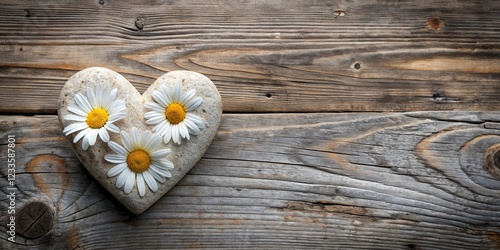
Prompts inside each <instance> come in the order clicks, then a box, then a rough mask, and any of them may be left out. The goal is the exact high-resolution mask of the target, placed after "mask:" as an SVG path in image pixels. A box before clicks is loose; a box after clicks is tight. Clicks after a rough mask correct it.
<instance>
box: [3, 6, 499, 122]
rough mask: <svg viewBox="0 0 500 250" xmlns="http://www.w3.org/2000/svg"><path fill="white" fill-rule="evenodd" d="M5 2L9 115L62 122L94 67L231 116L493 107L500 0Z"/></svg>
mask: <svg viewBox="0 0 500 250" xmlns="http://www.w3.org/2000/svg"><path fill="white" fill-rule="evenodd" d="M131 2H132V1H107V0H99V1H98V0H96V1H93V2H85V3H84V2H80V1H74V2H71V3H69V2H67V1H60V0H51V1H34V2H33V1H27V0H24V1H4V3H3V4H2V6H0V37H1V38H2V39H0V53H1V54H2V57H1V58H0V83H1V85H0V104H1V106H0V112H2V113H32V114H35V113H39V114H55V112H56V103H57V102H56V98H57V95H58V92H59V90H60V89H61V88H62V85H63V84H64V82H65V81H66V79H67V78H68V77H69V76H71V75H72V74H74V73H75V72H76V71H78V70H81V69H83V68H86V67H90V66H104V67H108V68H110V69H113V70H115V71H118V72H120V73H122V74H124V75H125V76H126V77H127V78H128V79H129V80H130V81H131V82H132V83H133V84H134V85H135V86H136V87H137V88H138V89H139V90H140V91H144V90H145V89H146V88H147V87H148V86H149V85H150V84H151V83H152V82H153V81H154V79H156V78H157V77H159V76H160V75H162V74H163V73H165V72H168V71H171V70H177V69H187V70H193V71H197V72H200V73H203V74H205V75H207V76H208V77H209V78H211V79H213V81H214V82H215V83H216V85H217V87H218V88H219V90H220V92H221V95H222V97H223V101H224V111H226V112H323V111H419V110H458V109H460V110H469V111H472V110H498V106H499V104H500V74H499V73H498V72H499V70H500V66H499V65H500V63H499V62H500V60H499V56H500V32H498V27H499V26H500V19H498V16H500V2H499V1H493V0H490V1H444V0H443V1H430V0H426V1H418V2H412V1H397V2H395V1H389V0H387V1H382V0H380V1H301V0H291V1H285V0H275V1H261V0H252V1H249V0H247V1H236V2H234V1H222V0H220V1H216V0H211V1H167V0H160V1H150V0H144V1H134V3H133V6H134V8H130V6H131V5H132V3H131Z"/></svg>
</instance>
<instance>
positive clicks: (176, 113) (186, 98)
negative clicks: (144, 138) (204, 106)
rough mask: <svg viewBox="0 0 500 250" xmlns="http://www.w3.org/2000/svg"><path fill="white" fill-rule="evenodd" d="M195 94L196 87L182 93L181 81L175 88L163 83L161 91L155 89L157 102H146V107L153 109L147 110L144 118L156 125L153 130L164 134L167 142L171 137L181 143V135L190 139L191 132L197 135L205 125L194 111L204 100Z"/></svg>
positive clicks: (153, 94)
mask: <svg viewBox="0 0 500 250" xmlns="http://www.w3.org/2000/svg"><path fill="white" fill-rule="evenodd" d="M195 94H196V90H194V89H190V90H188V91H186V92H185V93H182V84H181V82H180V81H179V82H177V84H176V85H175V86H174V87H173V88H167V87H166V86H165V85H161V86H160V91H158V90H153V93H152V96H153V99H154V100H155V102H151V101H148V102H146V104H145V106H146V108H148V109H151V110H152V111H149V112H147V113H146V114H145V115H144V118H146V119H147V120H146V124H148V125H156V126H155V127H154V128H153V132H156V133H158V134H160V136H163V142H164V143H165V144H166V143H168V142H169V141H170V139H172V140H173V141H174V142H175V143H177V144H181V137H182V138H186V139H188V140H189V138H190V137H189V134H193V135H197V134H199V133H200V131H201V129H203V128H204V127H205V122H204V121H203V120H202V119H201V117H200V116H198V115H197V114H195V113H194V112H193V111H195V110H196V109H197V108H198V107H199V106H200V105H201V103H202V102H203V99H202V98H201V97H195Z"/></svg>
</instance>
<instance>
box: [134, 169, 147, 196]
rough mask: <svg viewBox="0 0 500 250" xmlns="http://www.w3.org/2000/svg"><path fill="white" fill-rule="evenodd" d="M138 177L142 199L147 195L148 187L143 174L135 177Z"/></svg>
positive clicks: (138, 186) (138, 187)
mask: <svg viewBox="0 0 500 250" xmlns="http://www.w3.org/2000/svg"><path fill="white" fill-rule="evenodd" d="M135 176H136V177H137V189H138V190H139V195H140V196H141V197H142V196H144V195H145V194H146V185H145V184H144V178H143V177H142V173H138V174H136V175H135Z"/></svg>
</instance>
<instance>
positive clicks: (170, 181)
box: [58, 67, 222, 214]
mask: <svg viewBox="0 0 500 250" xmlns="http://www.w3.org/2000/svg"><path fill="white" fill-rule="evenodd" d="M181 83H182V93H186V92H187V91H188V90H191V89H193V90H195V91H196V93H195V94H194V96H193V95H192V92H193V91H192V90H191V91H190V92H191V94H190V100H193V99H194V98H196V99H198V100H199V99H200V98H198V97H201V98H202V100H203V102H202V103H201V104H200V105H199V106H197V105H195V104H194V105H191V106H193V107H196V106H197V107H196V108H195V109H194V110H191V111H189V110H188V108H185V110H184V111H188V112H187V113H188V114H189V113H192V114H195V115H197V116H198V117H199V118H201V120H202V121H204V122H203V123H204V124H203V125H200V124H202V123H197V125H196V126H200V127H201V131H194V132H193V134H190V135H189V140H188V139H182V138H181V140H180V144H177V143H175V142H174V141H173V140H170V141H169V142H168V143H165V142H164V140H163V137H162V140H161V143H159V144H156V145H158V146H157V148H156V150H160V151H162V152H163V153H162V154H161V155H162V156H161V158H162V159H161V161H162V162H166V161H170V162H171V163H173V168H171V165H170V170H169V171H170V173H171V177H170V178H163V179H162V180H164V182H163V183H162V182H161V181H160V180H159V179H160V178H161V176H160V178H158V176H159V175H158V173H156V174H155V175H156V177H155V179H152V178H149V181H150V182H149V183H151V180H153V181H154V182H155V183H156V184H157V190H156V192H154V191H153V190H152V188H151V187H150V186H149V183H148V182H144V181H142V183H146V184H148V185H145V193H144V194H143V195H142V196H141V195H140V194H139V191H138V190H139V186H138V183H139V181H137V182H136V181H135V180H134V187H133V188H132V190H131V191H129V193H126V192H125V191H124V190H125V188H124V187H126V186H127V184H124V185H123V186H122V187H120V188H118V187H116V185H115V184H116V182H117V181H118V179H119V176H120V175H114V176H113V175H111V177H110V176H109V175H108V171H109V170H110V169H111V168H113V167H114V166H116V165H119V164H118V163H116V162H115V163H111V162H109V161H108V160H110V158H106V159H105V156H106V155H109V154H115V155H116V152H115V151H116V150H112V149H111V148H110V144H112V143H111V142H110V144H108V143H106V142H104V141H103V139H102V138H103V137H104V138H106V136H105V135H99V136H97V140H96V141H95V144H94V145H91V146H89V147H88V148H87V149H86V150H84V149H83V148H82V144H83V141H84V140H85V138H80V139H79V140H78V141H77V142H75V143H74V142H73V141H74V138H75V136H77V135H78V134H79V132H80V131H76V132H72V133H70V134H69V133H67V134H68V136H67V139H68V140H69V142H70V145H71V147H72V149H73V150H74V152H75V153H76V155H77V157H78V159H79V160H80V162H82V164H83V165H84V166H85V168H87V170H88V171H89V172H90V173H91V174H92V176H94V178H95V179H96V180H97V181H98V182H99V183H100V184H101V185H102V186H104V187H105V188H106V189H107V190H108V191H109V192H110V193H112V194H113V195H114V196H115V197H116V198H117V199H118V200H119V201H120V202H121V203H122V204H123V205H125V206H126V207H127V208H128V209H129V210H130V211H131V212H133V213H135V214H139V213H142V212H144V211H145V210H146V209H148V208H149V207H150V206H151V205H153V204H154V203H155V202H156V201H157V200H158V199H160V198H161V197H162V196H163V195H164V194H165V193H167V192H168V191H169V190H170V189H171V188H172V187H173V186H174V185H175V184H176V183H177V182H178V181H179V180H180V179H181V178H182V177H183V176H184V175H185V174H186V173H187V172H188V171H189V170H190V169H191V168H192V167H193V166H194V165H195V164H196V162H198V160H199V159H200V158H201V156H202V155H203V154H204V153H205V151H206V150H207V148H208V146H209V145H210V143H211V141H212V139H213V138H214V136H215V134H216V132H217V129H218V127H219V124H220V120H221V116H222V103H221V98H220V95H219V92H218V91H217V88H216V87H215V85H214V84H213V83H212V81H210V79H208V78H207V77H205V76H204V75H201V74H199V73H195V72H191V71H172V72H169V73H167V74H164V75H163V76H161V77H160V78H158V79H157V80H156V81H155V82H154V83H153V84H152V85H151V86H150V87H149V88H148V89H147V90H146V91H145V92H144V94H142V95H141V94H140V93H139V92H138V91H137V90H136V89H135V88H134V86H132V84H130V82H129V81H127V79H125V78H124V77H123V76H121V75H120V74H118V73H116V72H114V71H112V70H109V69H105V68H98V67H93V68H88V69H84V70H82V71H80V72H78V73H76V74H75V75H73V76H72V77H71V78H69V79H68V81H67V82H66V84H65V85H64V87H63V89H62V91H61V94H60V96H59V110H58V111H59V112H58V115H59V121H60V122H61V125H62V127H63V129H64V128H66V127H67V126H68V125H70V124H75V123H77V122H80V123H85V124H90V125H88V126H92V123H89V122H88V121H89V119H90V118H89V117H90V116H86V117H87V118H86V119H87V120H80V121H76V120H71V119H70V120H67V119H65V116H66V115H72V116H73V117H76V116H75V114H74V112H73V110H72V111H70V110H68V107H72V108H70V109H74V107H75V106H78V105H77V102H76V100H75V99H76V94H77V93H80V94H79V95H78V96H79V97H81V96H86V97H87V96H88V94H87V93H88V92H87V88H89V89H91V90H93V91H94V93H95V92H96V91H97V90H96V89H97V88H98V85H100V86H105V85H106V84H109V86H110V89H117V92H116V98H115V100H122V101H120V102H122V103H123V102H124V105H125V107H126V108H125V109H124V110H123V111H121V112H122V113H125V116H124V118H122V119H120V120H118V121H114V122H113V125H115V126H116V127H117V128H119V129H120V130H121V131H123V132H125V133H127V134H129V135H131V134H132V128H133V127H135V128H137V130H138V131H139V132H140V133H142V132H146V131H150V132H151V133H153V131H152V130H153V128H154V127H155V125H148V124H146V119H145V114H146V113H147V112H149V111H151V109H150V107H147V108H146V107H145V104H146V102H148V101H151V102H155V101H157V100H156V99H153V97H152V96H153V90H158V91H160V86H161V85H164V86H166V87H167V88H169V89H170V88H172V89H171V90H172V91H173V89H175V88H174V86H175V85H176V84H181ZM178 87H179V86H178ZM178 90H180V87H179V89H178ZM160 92H161V91H160ZM101 93H102V92H101ZM104 93H105V92H104ZM110 95H112V94H110ZM103 96H104V94H103ZM88 98H90V97H88ZM89 103H91V101H90V99H89ZM186 106H189V105H186ZM174 111H175V110H174ZM90 113H92V112H90ZM160 114H161V113H160ZM165 114H166V113H165ZM185 115H186V114H185ZM111 116H112V115H111V114H110V116H109V120H108V117H107V116H106V120H105V121H104V122H106V121H112V120H113V119H112V118H111ZM181 117H182V114H181ZM184 117H186V119H187V117H188V115H186V116H184ZM67 118H68V117H67ZM75 119H76V118H75ZM148 119H150V118H149V117H148ZM170 119H172V118H170ZM181 119H182V118H181ZM97 121H98V120H97ZM85 124H84V125H85ZM172 124H173V123H172ZM113 125H111V128H113V127H114V126H113ZM188 125H191V127H192V126H193V123H192V122H191V124H188ZM93 126H97V125H93ZM101 126H102V125H101ZM116 127H114V128H116ZM185 128H186V127H185ZM83 130H84V129H83ZM83 130H81V131H83ZM109 130H110V131H112V130H116V129H109ZM184 131H186V130H184ZM188 131H193V129H191V128H190V129H189V130H188ZM195 132H196V134H194V133H195ZM107 134H108V135H109V141H112V142H116V143H118V144H119V145H125V144H124V143H123V141H122V135H121V134H120V133H115V132H109V133H107ZM153 134H154V135H156V136H158V137H159V136H160V135H159V134H157V133H153ZM184 136H185V137H186V135H185V134H184ZM179 138H180V137H179ZM77 139H78V138H77ZM89 141H91V140H89ZM156 141H158V140H156ZM115 148H116V147H115ZM122 149H124V148H122ZM164 149H170V150H171V152H170V154H168V155H166V156H165V154H166V151H167V150H164ZM127 150H128V149H127ZM128 152H129V154H128V155H129V156H130V155H131V154H130V152H132V150H130V151H128ZM124 155H125V156H126V154H124ZM146 155H147V154H146ZM106 157H108V156H106ZM136 158H137V157H136ZM139 158H140V157H139ZM125 159H127V161H126V163H127V164H128V165H130V166H132V165H133V164H135V163H132V161H128V160H129V157H126V158H125ZM134 159H135V158H134ZM148 159H149V160H150V161H149V162H151V163H153V162H154V161H153V160H154V158H152V156H151V158H148ZM146 162H147V161H146ZM138 164H139V163H138ZM128 165H127V167H128ZM146 166H150V165H146ZM124 169H125V168H124ZM129 169H132V168H128V169H126V170H127V171H128V170H129ZM151 169H152V168H151ZM157 169H158V168H157ZM124 171H125V170H124ZM138 171H140V170H137V169H136V170H135V171H129V172H130V173H138ZM140 173H141V176H143V175H142V174H143V173H142V172H140ZM137 175H139V174H137ZM151 176H152V174H151V175H150V176H149V177H151ZM135 177H137V176H136V175H134V178H135ZM141 178H142V177H141ZM143 178H144V180H146V176H145V173H144V177H143ZM156 178H158V180H157V179H156ZM127 181H128V180H127ZM122 182H124V181H123V180H122ZM129 186H130V185H129ZM143 187H144V186H143ZM142 190H144V189H142Z"/></svg>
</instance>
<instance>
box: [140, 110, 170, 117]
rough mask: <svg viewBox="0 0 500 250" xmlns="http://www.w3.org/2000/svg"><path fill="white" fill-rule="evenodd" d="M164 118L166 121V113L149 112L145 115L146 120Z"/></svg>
mask: <svg viewBox="0 0 500 250" xmlns="http://www.w3.org/2000/svg"><path fill="white" fill-rule="evenodd" d="M158 117H159V118H163V119H165V112H163V113H161V112H157V111H149V112H147V113H146V114H144V118H146V119H153V118H158Z"/></svg>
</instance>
